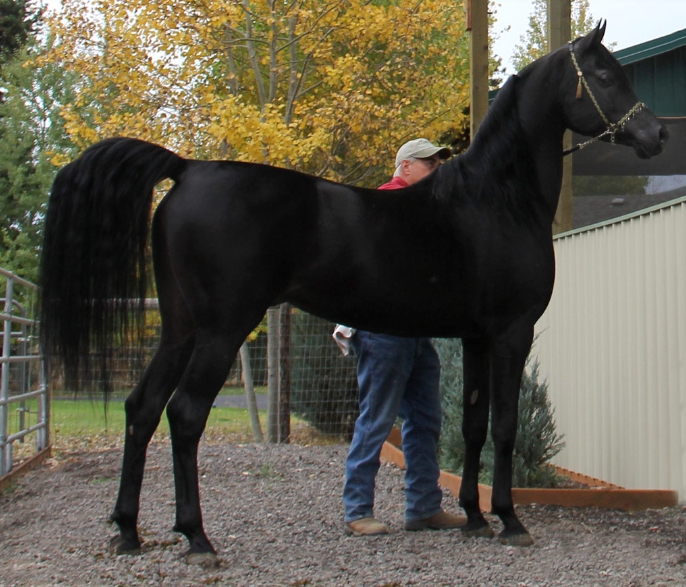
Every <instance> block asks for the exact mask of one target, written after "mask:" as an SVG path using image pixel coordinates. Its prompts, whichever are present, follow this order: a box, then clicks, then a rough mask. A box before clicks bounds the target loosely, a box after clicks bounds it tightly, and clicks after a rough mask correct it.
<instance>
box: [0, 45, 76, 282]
mask: <svg viewBox="0 0 686 587" xmlns="http://www.w3.org/2000/svg"><path fill="white" fill-rule="evenodd" d="M38 49H39V48H37V47H35V46H34V45H31V46H30V47H29V48H27V49H24V50H22V51H21V52H20V54H19V55H18V56H17V57H16V58H15V59H14V60H12V61H10V62H8V63H6V64H5V66H4V67H3V68H2V71H1V72H0V78H1V83H2V87H3V88H4V100H3V101H2V102H1V103H0V218H1V219H2V220H1V221H0V222H1V225H0V266H2V267H4V268H6V269H9V270H11V271H13V272H15V273H16V274H18V275H20V276H21V277H24V278H26V279H28V280H30V281H35V280H36V279H37V271H38V258H39V248H40V243H41V240H42V232H41V231H42V226H43V220H44V214H45V207H46V205H47V200H48V194H49V190H50V185H51V184H52V180H53V178H54V175H55V172H56V169H57V168H56V167H55V165H53V163H52V158H53V157H54V155H55V154H56V153H60V154H61V155H62V156H68V154H69V153H70V151H72V152H73V147H72V145H71V142H70V141H69V139H68V137H67V136H66V135H65V133H64V121H63V120H62V119H61V117H60V114H59V109H60V107H61V106H62V105H63V104H65V103H66V102H67V101H68V100H69V99H70V93H71V91H70V87H71V86H72V83H71V82H70V80H69V78H68V77H67V76H65V75H64V73H63V72H62V71H61V69H60V68H59V67H58V66H55V65H51V64H47V65H40V66H39V65H36V64H35V63H34V62H33V61H32V57H33V56H34V55H35V53H36V52H37V51H38Z"/></svg>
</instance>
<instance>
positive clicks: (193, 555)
mask: <svg viewBox="0 0 686 587" xmlns="http://www.w3.org/2000/svg"><path fill="white" fill-rule="evenodd" d="M185 559H186V563H187V564H189V565H199V566H201V567H204V568H211V567H218V566H219V559H218V558H217V555H216V554H215V553H214V552H187V553H186V555H185Z"/></svg>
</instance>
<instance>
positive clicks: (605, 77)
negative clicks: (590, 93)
mask: <svg viewBox="0 0 686 587" xmlns="http://www.w3.org/2000/svg"><path fill="white" fill-rule="evenodd" d="M598 80H599V81H600V83H601V84H602V85H603V86H604V87H606V88H607V87H609V86H611V85H612V76H611V75H610V74H609V73H608V72H607V71H601V72H600V73H599V74H598Z"/></svg>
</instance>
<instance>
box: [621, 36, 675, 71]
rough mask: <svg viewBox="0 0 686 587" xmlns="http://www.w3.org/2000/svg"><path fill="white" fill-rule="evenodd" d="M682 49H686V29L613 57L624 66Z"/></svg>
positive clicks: (624, 50) (631, 48) (628, 49)
mask: <svg viewBox="0 0 686 587" xmlns="http://www.w3.org/2000/svg"><path fill="white" fill-rule="evenodd" d="M680 47H686V29H683V30H681V31H676V32H675V33H671V34H669V35H665V36H664V37H660V38H658V39H653V40H652V41H646V42H645V43H640V44H638V45H634V46H633V47H627V48H626V49H622V50H621V51H615V52H614V53H613V55H614V56H615V58H616V59H617V61H619V62H620V63H621V64H622V65H628V64H629V63H634V62H636V61H641V60H643V59H649V58H650V57H655V56H657V55H661V54H662V53H667V52H668V51H673V50H674V49H678V48H680Z"/></svg>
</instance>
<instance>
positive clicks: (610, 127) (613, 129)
mask: <svg viewBox="0 0 686 587" xmlns="http://www.w3.org/2000/svg"><path fill="white" fill-rule="evenodd" d="M569 54H570V55H571V57H572V63H573V64H574V69H576V74H577V75H578V76H579V83H578V85H577V87H576V99H577V100H579V99H580V98H581V92H582V89H581V88H582V86H583V87H584V88H586V91H587V92H588V96H589V97H590V98H591V102H593V105H594V106H595V109H596V111H597V112H598V114H599V115H600V118H601V119H602V121H603V122H604V123H605V126H607V129H606V130H605V132H603V133H601V134H599V135H598V136H597V137H593V138H592V139H589V140H588V141H586V142H584V143H579V144H577V145H576V146H574V147H572V148H571V149H567V150H566V151H564V152H563V155H569V154H570V153H574V151H578V150H579V149H583V148H584V147H586V146H587V145H590V144H591V143H595V142H596V141H599V140H600V139H602V138H603V137H605V136H607V135H610V142H611V143H612V144H614V142H615V134H616V133H617V132H618V131H620V130H622V129H623V128H624V125H625V124H626V123H627V122H629V121H630V120H631V119H632V118H633V117H634V116H636V115H637V114H638V113H639V112H640V111H641V110H643V109H644V108H646V105H645V104H644V103H643V102H636V104H634V106H633V107H632V108H631V110H629V112H627V113H626V114H625V115H624V116H623V117H622V118H621V119H620V120H618V121H617V122H610V121H609V120H608V119H607V116H605V113H604V112H603V110H602V108H601V107H600V104H598V100H596V98H595V96H594V95H593V92H592V91H591V88H590V86H589V85H588V82H587V81H586V78H585V77H584V74H583V72H582V71H581V68H580V67H579V63H578V62H577V60H576V55H575V54H574V41H570V42H569Z"/></svg>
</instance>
